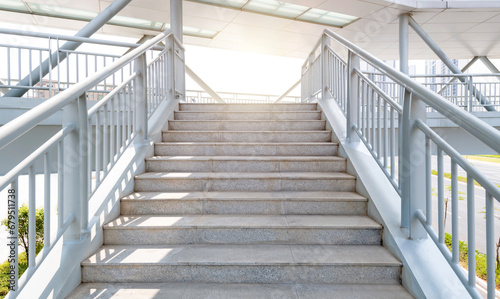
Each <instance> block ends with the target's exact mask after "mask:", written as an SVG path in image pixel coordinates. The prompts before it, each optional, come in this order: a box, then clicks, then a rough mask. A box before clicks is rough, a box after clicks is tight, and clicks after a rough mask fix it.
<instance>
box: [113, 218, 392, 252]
mask: <svg viewBox="0 0 500 299" xmlns="http://www.w3.org/2000/svg"><path fill="white" fill-rule="evenodd" d="M381 229H382V227H381V226H380V224H378V223H377V222H375V221H373V220H372V219H371V218H369V217H368V216H330V215H323V216H318V215H201V216H200V215H192V216H186V215H183V216H120V217H118V218H116V219H115V220H113V221H111V222H110V223H108V224H106V225H105V226H104V244H106V245H170V244H304V245H305V244H333V245H380V243H381Z"/></svg>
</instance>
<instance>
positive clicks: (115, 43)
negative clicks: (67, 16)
mask: <svg viewBox="0 0 500 299" xmlns="http://www.w3.org/2000/svg"><path fill="white" fill-rule="evenodd" d="M0 34H9V35H18V36H29V37H38V38H49V39H59V40H66V41H72V42H82V43H89V44H98V45H106V46H116V47H124V48H137V47H139V46H141V44H134V43H125V42H118V41H111V40H104V39H96V38H88V37H80V36H71V35H62V34H52V33H44V32H32V31H25V30H17V29H7V28H0ZM177 43H178V44H179V42H178V41H177ZM163 49H164V48H163V47H159V46H158V47H154V48H153V50H158V51H161V50H163Z"/></svg>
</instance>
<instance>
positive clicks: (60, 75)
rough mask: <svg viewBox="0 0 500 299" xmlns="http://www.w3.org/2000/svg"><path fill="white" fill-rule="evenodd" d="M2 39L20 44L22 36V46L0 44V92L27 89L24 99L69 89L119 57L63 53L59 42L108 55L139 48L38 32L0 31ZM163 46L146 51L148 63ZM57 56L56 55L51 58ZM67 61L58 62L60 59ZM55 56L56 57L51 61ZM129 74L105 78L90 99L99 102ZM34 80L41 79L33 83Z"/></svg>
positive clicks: (95, 53)
mask: <svg viewBox="0 0 500 299" xmlns="http://www.w3.org/2000/svg"><path fill="white" fill-rule="evenodd" d="M0 36H2V37H3V39H2V40H4V41H7V42H8V41H9V40H12V39H13V38H15V41H17V42H19V38H20V37H21V36H22V38H23V39H26V40H23V43H24V44H27V45H24V46H21V45H18V44H7V43H5V42H4V43H1V44H0V64H1V65H3V66H4V68H2V69H1V70H0V78H2V79H1V80H0V92H1V93H2V94H5V93H6V92H7V91H8V90H9V89H27V90H28V93H27V94H25V95H24V97H28V98H50V97H52V96H54V95H56V94H57V93H59V92H61V91H63V90H65V89H68V88H69V87H71V86H73V85H75V84H76V83H78V82H79V81H80V80H81V79H83V78H87V77H88V76H90V75H92V74H94V73H96V72H97V71H99V70H101V69H103V68H105V67H107V66H109V65H111V64H112V63H113V62H115V61H116V60H117V59H118V58H120V57H121V55H115V54H109V53H108V54H106V53H102V52H101V53H97V52H88V51H87V52H86V51H76V50H66V49H63V48H62V45H61V43H60V41H73V42H84V43H86V44H94V45H101V46H103V47H105V48H103V50H104V49H106V51H108V52H116V49H117V48H124V49H130V48H137V47H138V46H139V45H137V44H133V43H124V42H115V41H109V40H100V39H93V38H83V37H75V36H67V35H57V34H48V33H40V32H27V31H21V30H13V29H2V28H0ZM29 44H40V45H43V46H38V47H36V46H32V45H29ZM161 50H162V47H160V46H156V47H153V48H151V49H150V50H149V52H150V53H149V54H148V55H147V58H148V61H151V59H153V57H154V56H155V55H157V54H158V52H159V51H161ZM54 53H57V54H59V55H56V56H54V55H53V54H54ZM63 56H64V57H65V58H66V59H60V57H63ZM54 57H57V58H54ZM46 60H48V61H49V65H50V66H49V70H48V74H47V75H45V76H43V73H42V68H41V67H39V66H40V65H41V64H42V63H43V62H44V61H46ZM131 74H132V68H131V67H129V68H124V69H122V71H121V72H119V73H116V74H113V76H112V77H110V78H106V80H104V81H103V82H102V84H100V85H97V86H95V87H94V90H92V94H93V95H92V98H93V99H99V98H102V97H103V94H104V93H107V92H109V91H111V90H113V89H114V88H115V87H116V84H117V83H119V82H122V81H123V80H124V79H125V78H128V77H129V76H130V75H131ZM34 77H37V78H41V80H35V79H34ZM23 78H28V83H29V84H27V85H20V84H19V82H21V81H22V80H23Z"/></svg>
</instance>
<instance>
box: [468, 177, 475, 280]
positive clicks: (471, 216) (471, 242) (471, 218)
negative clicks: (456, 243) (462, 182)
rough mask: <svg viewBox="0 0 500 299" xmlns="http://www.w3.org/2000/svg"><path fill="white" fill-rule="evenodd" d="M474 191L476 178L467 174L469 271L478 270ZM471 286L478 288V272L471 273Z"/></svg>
mask: <svg viewBox="0 0 500 299" xmlns="http://www.w3.org/2000/svg"><path fill="white" fill-rule="evenodd" d="M474 191H475V190H474V178H473V177H472V176H471V175H470V174H469V173H467V243H468V245H467V250H468V251H467V254H468V266H469V267H468V268H469V269H476V211H475V209H476V206H475V197H474ZM469 286H470V287H475V286H476V271H469Z"/></svg>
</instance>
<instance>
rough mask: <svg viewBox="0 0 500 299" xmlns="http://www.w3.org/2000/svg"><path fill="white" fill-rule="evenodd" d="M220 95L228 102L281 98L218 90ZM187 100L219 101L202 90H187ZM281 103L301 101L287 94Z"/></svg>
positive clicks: (270, 100)
mask: <svg viewBox="0 0 500 299" xmlns="http://www.w3.org/2000/svg"><path fill="white" fill-rule="evenodd" d="M218 94H219V95H220V97H221V98H222V99H223V100H224V102H226V103H274V102H275V101H276V100H277V99H279V98H280V96H279V95H268V94H253V93H239V92H218ZM185 101H186V102H189V103H217V101H216V100H215V99H214V98H213V97H212V96H211V95H209V94H208V93H207V92H205V91H202V90H186V98H185ZM280 102H281V103H300V102H301V99H300V97H299V96H288V95H287V96H285V97H283V98H282V99H281V100H280Z"/></svg>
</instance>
